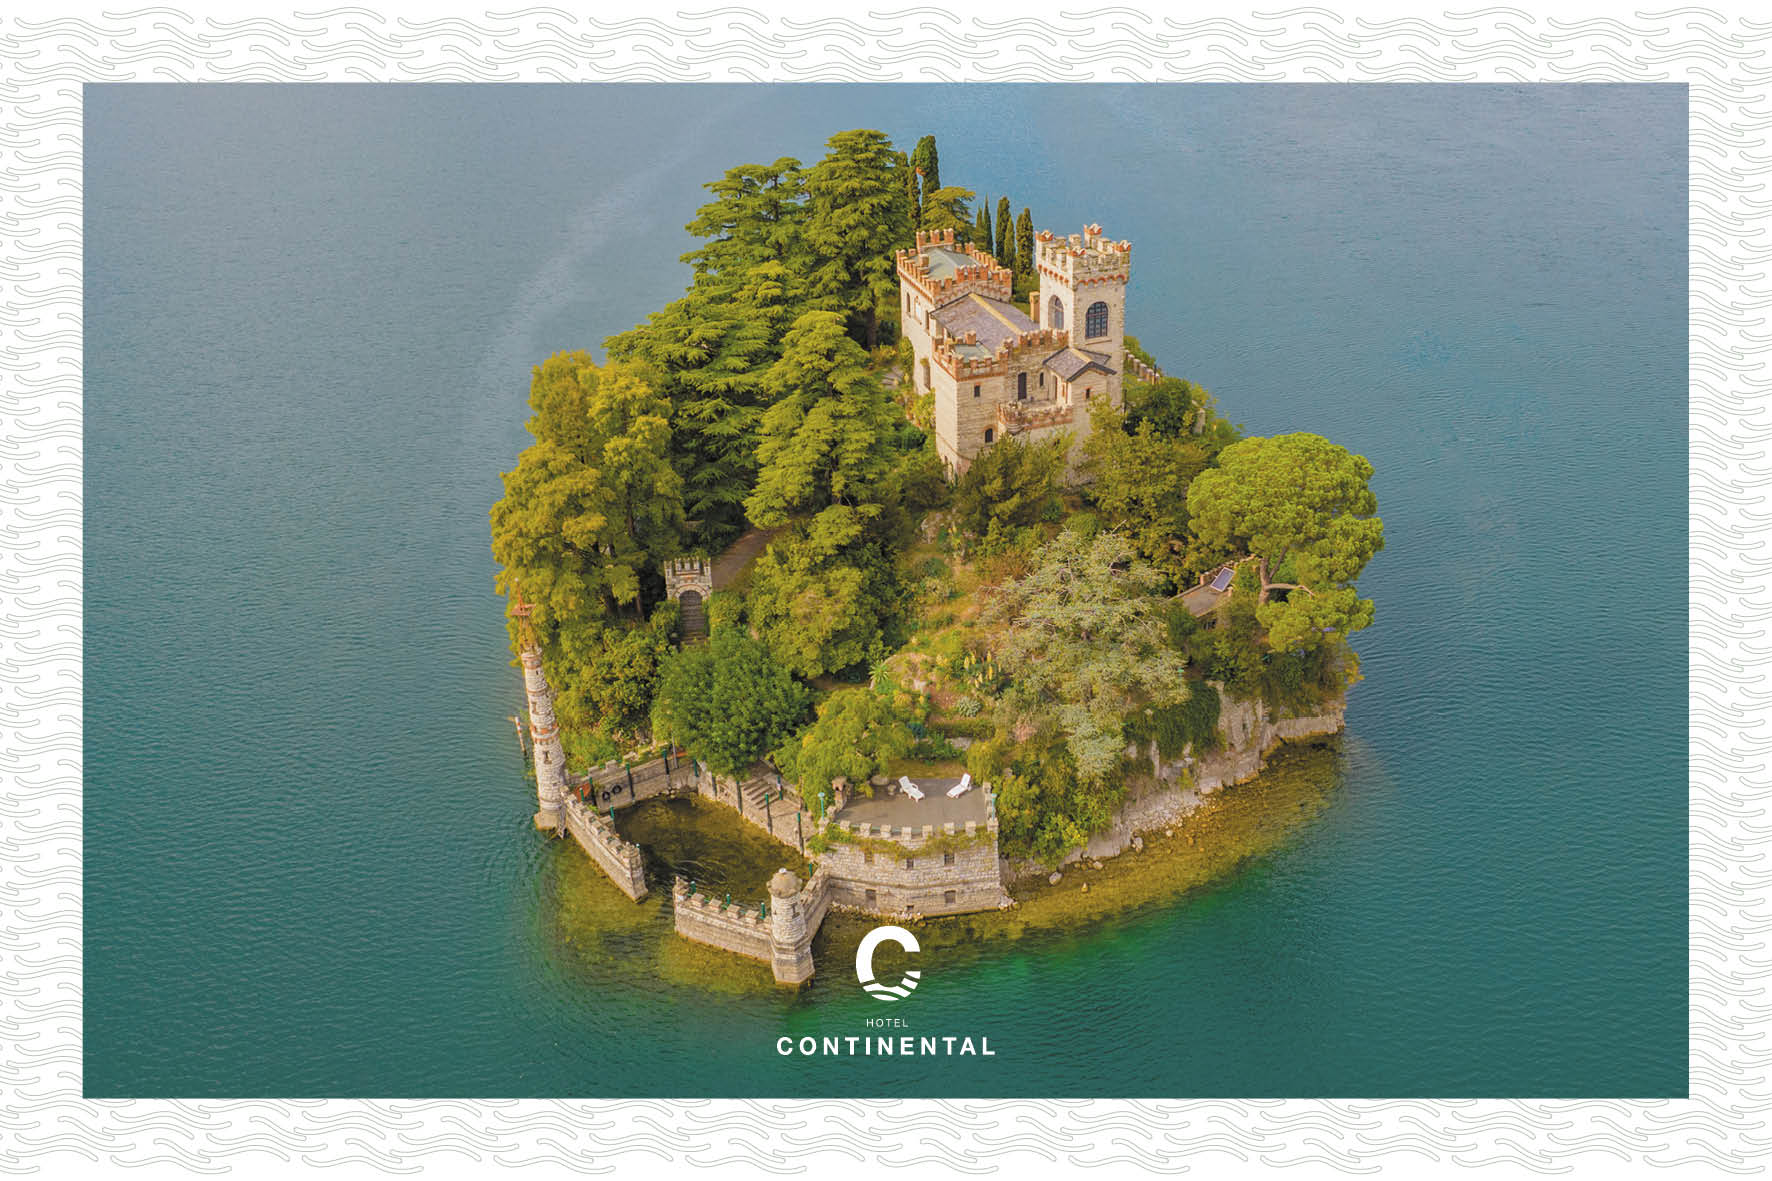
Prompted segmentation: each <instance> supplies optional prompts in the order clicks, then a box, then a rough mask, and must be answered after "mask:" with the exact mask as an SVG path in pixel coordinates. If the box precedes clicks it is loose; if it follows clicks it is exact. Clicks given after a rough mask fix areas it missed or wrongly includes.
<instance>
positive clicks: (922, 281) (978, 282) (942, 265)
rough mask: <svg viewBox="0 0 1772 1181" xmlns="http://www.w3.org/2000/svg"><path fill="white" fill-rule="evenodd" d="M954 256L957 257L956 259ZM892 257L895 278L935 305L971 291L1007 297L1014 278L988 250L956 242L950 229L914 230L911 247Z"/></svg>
mask: <svg viewBox="0 0 1772 1181" xmlns="http://www.w3.org/2000/svg"><path fill="white" fill-rule="evenodd" d="M937 251H939V253H940V257H939V258H938V257H936V252H937ZM956 256H958V259H959V260H961V261H958V262H957V263H956ZM896 258H897V266H898V277H899V280H900V281H901V282H904V283H909V284H910V285H912V286H913V287H915V288H917V290H919V291H921V292H922V293H923V294H924V295H925V296H926V297H927V298H928V299H929V302H930V303H931V305H933V306H937V307H939V306H940V305H942V304H944V303H948V302H950V301H952V300H956V299H958V298H960V297H961V296H962V295H968V294H970V293H972V292H974V291H976V292H978V293H979V294H981V295H988V296H990V297H991V298H993V299H1008V298H1009V292H1010V287H1011V285H1012V284H1013V282H1014V276H1013V275H1012V274H1011V273H1010V271H1009V269H1008V268H1007V267H1004V266H1000V265H999V264H998V263H997V260H996V259H995V258H993V257H991V255H990V253H989V252H988V251H984V250H980V249H979V248H978V247H976V246H974V245H972V244H970V243H966V244H964V245H962V244H960V243H957V242H956V241H955V240H954V231H952V230H918V231H917V245H916V247H915V249H912V250H900V251H899V252H898V254H897V256H896Z"/></svg>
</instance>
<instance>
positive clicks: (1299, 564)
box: [1187, 432, 1384, 652]
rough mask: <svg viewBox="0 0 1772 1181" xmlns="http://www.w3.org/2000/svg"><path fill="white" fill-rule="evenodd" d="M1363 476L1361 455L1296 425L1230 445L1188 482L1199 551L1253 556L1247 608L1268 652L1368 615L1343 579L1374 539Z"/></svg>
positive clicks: (1358, 624) (1303, 643)
mask: <svg viewBox="0 0 1772 1181" xmlns="http://www.w3.org/2000/svg"><path fill="white" fill-rule="evenodd" d="M1371 478H1372V465H1371V464H1370V463H1369V462H1367V460H1366V459H1365V458H1364V457H1363V456H1359V455H1354V454H1352V453H1350V452H1349V451H1347V449H1346V448H1343V447H1339V446H1337V445H1335V444H1334V443H1331V442H1330V441H1329V440H1328V439H1325V438H1323V437H1322V436H1321V435H1313V434H1308V433H1302V432H1301V433H1296V434H1289V435H1275V436H1273V437H1272V438H1249V439H1244V440H1242V441H1241V442H1237V443H1233V444H1231V445H1230V446H1228V447H1226V448H1225V449H1224V451H1223V452H1222V453H1220V455H1219V457H1218V465H1217V466H1216V467H1213V468H1208V469H1207V470H1206V471H1204V472H1202V473H1200V475H1199V476H1197V477H1195V479H1194V481H1193V484H1192V486H1191V487H1190V488H1189V489H1188V497H1187V504H1188V514H1189V516H1190V517H1191V524H1192V527H1193V531H1194V538H1195V542H1196V544H1197V546H1198V547H1199V549H1200V551H1201V553H1202V554H1203V555H1204V556H1207V557H1213V556H1217V557H1221V558H1229V557H1234V556H1236V555H1238V554H1245V553H1246V554H1249V555H1250V556H1252V557H1254V558H1255V559H1256V561H1255V564H1254V569H1255V572H1256V576H1257V577H1258V578H1259V580H1260V581H1259V592H1258V597H1257V614H1258V617H1259V619H1260V622H1261V625H1262V626H1263V627H1264V628H1266V629H1267V643H1268V647H1269V648H1270V649H1271V650H1272V651H1274V652H1288V651H1298V650H1301V649H1304V648H1310V647H1315V646H1317V645H1319V644H1321V643H1323V642H1324V641H1325V639H1326V638H1327V637H1329V636H1331V635H1340V636H1343V637H1345V636H1346V635H1347V634H1348V633H1349V632H1353V631H1357V630H1359V629H1360V628H1363V627H1366V626H1367V625H1369V624H1370V623H1371V622H1372V612H1373V608H1372V601H1371V600H1370V599H1362V598H1360V597H1359V594H1358V592H1357V591H1356V590H1355V589H1354V585H1353V584H1354V580H1355V579H1356V578H1358V577H1359V574H1360V571H1361V570H1362V569H1364V568H1365V565H1366V563H1367V562H1368V561H1370V560H1371V559H1372V556H1373V555H1374V554H1376V553H1377V552H1378V551H1379V550H1381V549H1383V548H1384V524H1383V522H1382V521H1380V520H1379V519H1378V517H1377V516H1375V515H1374V514H1375V513H1376V512H1377V510H1378V498H1377V497H1376V496H1374V495H1373V493H1372V490H1371V488H1369V487H1368V486H1367V483H1368V481H1369V480H1371ZM1277 591H1284V592H1286V594H1285V595H1284V596H1283V597H1282V598H1276V597H1275V592H1277Z"/></svg>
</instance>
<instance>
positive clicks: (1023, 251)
mask: <svg viewBox="0 0 1772 1181" xmlns="http://www.w3.org/2000/svg"><path fill="white" fill-rule="evenodd" d="M1015 271H1016V273H1017V274H1020V275H1031V274H1033V273H1034V215H1033V214H1032V213H1031V212H1029V210H1028V208H1027V206H1025V205H1024V206H1022V208H1021V216H1020V217H1018V218H1016V219H1015Z"/></svg>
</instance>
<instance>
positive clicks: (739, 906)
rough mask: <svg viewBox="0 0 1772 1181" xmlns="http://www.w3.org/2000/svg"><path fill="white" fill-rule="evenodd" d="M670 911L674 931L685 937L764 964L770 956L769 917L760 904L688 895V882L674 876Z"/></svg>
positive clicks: (698, 894)
mask: <svg viewBox="0 0 1772 1181" xmlns="http://www.w3.org/2000/svg"><path fill="white" fill-rule="evenodd" d="M671 910H672V912H673V917H674V919H675V922H676V928H677V934H679V935H681V936H682V937H683V938H685V939H690V940H693V941H695V942H696V943H705V944H707V945H708V946H710V947H718V948H720V949H721V950H722V951H730V952H732V953H733V954H735V955H742V956H749V957H750V958H751V959H754V960H762V961H763V962H764V963H769V962H771V961H772V959H773V957H774V946H775V944H774V940H773V939H772V937H771V934H770V932H771V927H770V923H769V918H768V916H767V915H765V914H764V913H763V910H762V907H749V908H747V907H746V906H745V905H744V904H743V903H739V902H734V903H731V904H727V903H726V902H725V900H724V899H723V898H715V897H713V896H711V895H708V894H704V893H700V892H697V893H694V894H691V893H690V890H689V883H688V882H687V881H685V880H684V879H682V878H678V879H677V880H676V882H675V883H673V885H672V887H671Z"/></svg>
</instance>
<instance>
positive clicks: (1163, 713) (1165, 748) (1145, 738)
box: [1126, 681, 1221, 759]
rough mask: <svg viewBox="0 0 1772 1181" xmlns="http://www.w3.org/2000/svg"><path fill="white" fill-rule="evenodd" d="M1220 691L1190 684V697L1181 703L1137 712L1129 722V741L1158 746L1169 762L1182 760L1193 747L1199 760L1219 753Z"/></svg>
mask: <svg viewBox="0 0 1772 1181" xmlns="http://www.w3.org/2000/svg"><path fill="white" fill-rule="evenodd" d="M1219 704H1220V703H1219V698H1218V690H1216V689H1214V688H1213V687H1212V686H1211V685H1208V684H1207V683H1206V682H1204V681H1190V682H1188V694H1187V696H1186V697H1184V698H1182V699H1181V700H1180V701H1175V702H1169V703H1167V704H1164V705H1153V706H1148V707H1146V708H1145V709H1143V710H1139V711H1134V712H1133V714H1132V716H1131V717H1130V718H1129V719H1127V722H1126V737H1127V739H1128V740H1130V741H1132V742H1136V743H1138V744H1140V745H1143V744H1144V743H1147V742H1155V743H1156V744H1157V753H1158V754H1160V755H1162V756H1163V757H1164V758H1165V759H1174V758H1179V757H1180V756H1181V754H1182V753H1183V752H1184V751H1186V750H1187V749H1188V747H1189V746H1190V745H1191V746H1192V747H1193V753H1194V755H1195V756H1196V757H1198V756H1200V755H1204V754H1210V753H1211V752H1212V751H1214V750H1216V749H1218V746H1219V743H1220V741H1221V735H1220V734H1219V732H1218V712H1219Z"/></svg>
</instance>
